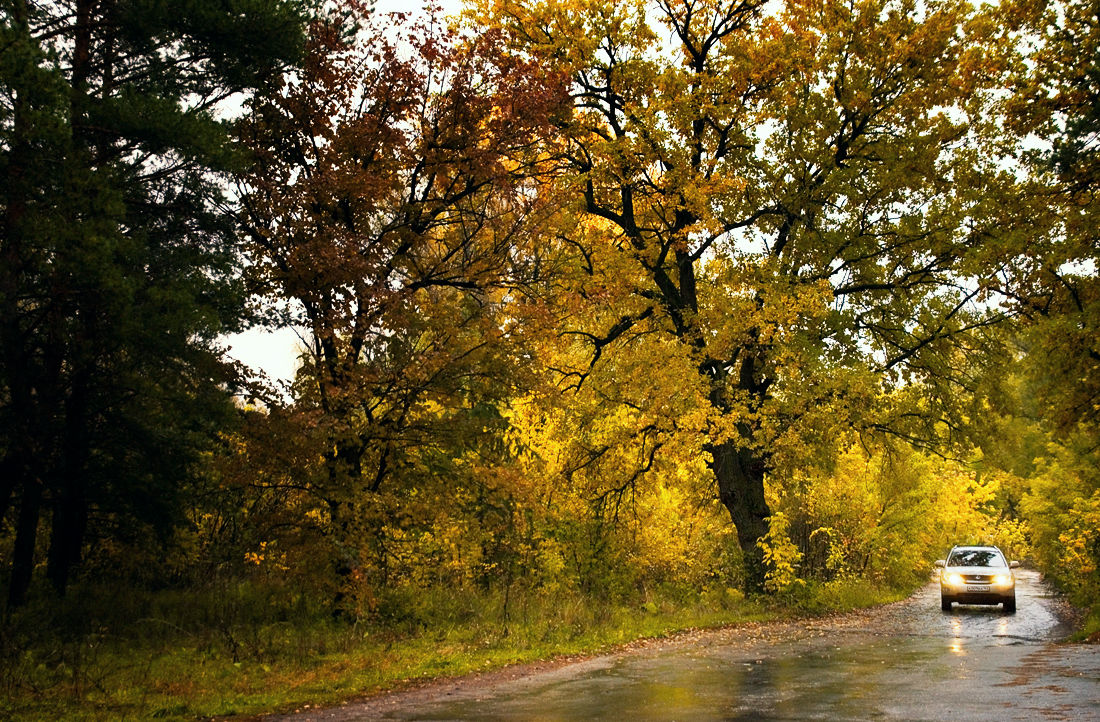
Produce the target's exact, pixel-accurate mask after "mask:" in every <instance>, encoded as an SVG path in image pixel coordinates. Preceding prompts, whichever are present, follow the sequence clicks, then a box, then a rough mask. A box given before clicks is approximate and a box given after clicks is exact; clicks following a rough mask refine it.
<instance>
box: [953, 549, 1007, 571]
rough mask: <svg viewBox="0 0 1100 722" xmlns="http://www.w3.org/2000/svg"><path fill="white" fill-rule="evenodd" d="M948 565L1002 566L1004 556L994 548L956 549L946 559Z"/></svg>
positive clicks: (1003, 564)
mask: <svg viewBox="0 0 1100 722" xmlns="http://www.w3.org/2000/svg"><path fill="white" fill-rule="evenodd" d="M947 566H949V567H1004V566H1008V565H1007V564H1005V558H1004V557H1003V556H1001V553H1000V552H998V551H996V550H995V549H956V550H955V551H953V552H951V557H950V558H949V559H948V560H947Z"/></svg>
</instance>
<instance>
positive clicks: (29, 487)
mask: <svg viewBox="0 0 1100 722" xmlns="http://www.w3.org/2000/svg"><path fill="white" fill-rule="evenodd" d="M22 488H23V494H22V497H21V498H20V503H19V516H18V518H17V519H16V526H15V549H14V552H13V554H12V562H11V585H10V586H9V587H8V605H9V606H11V607H21V606H23V604H24V603H25V602H26V601H27V590H28V589H30V586H31V575H32V574H33V573H34V547H35V543H36V542H37V540H38V520H39V516H40V513H41V508H42V484H41V482H40V481H39V480H38V479H32V478H24V479H23V484H22Z"/></svg>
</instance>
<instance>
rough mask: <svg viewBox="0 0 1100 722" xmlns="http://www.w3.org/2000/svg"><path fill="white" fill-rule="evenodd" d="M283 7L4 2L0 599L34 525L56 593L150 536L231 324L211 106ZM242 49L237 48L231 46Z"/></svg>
mask: <svg viewBox="0 0 1100 722" xmlns="http://www.w3.org/2000/svg"><path fill="white" fill-rule="evenodd" d="M301 12H302V9H301V6H300V4H299V3H298V2H296V1H291V0H287V1H282V0H233V1H231V2H220V1H219V2H212V1H206V0H193V1H190V2H187V3H175V4H165V3H158V2H145V1H135V2H115V1H102V0H71V1H69V2H62V1H57V2H43V3H30V2H27V1H26V0H7V1H6V2H4V3H3V15H2V23H3V24H2V27H0V175H2V176H3V178H4V179H5V182H4V183H3V184H2V185H3V189H2V190H0V212H2V214H3V227H2V228H3V230H2V233H3V235H2V237H0V259H2V261H0V319H2V320H0V346H2V347H3V351H2V356H0V469H2V470H3V473H0V478H2V479H3V481H2V482H0V484H2V487H0V517H2V518H4V519H6V518H7V517H8V512H9V509H15V514H14V518H15V524H14V541H13V552H12V555H11V576H10V579H9V587H8V600H9V603H10V604H12V605H18V604H21V603H22V602H23V601H24V600H25V598H26V594H27V591H28V587H29V585H30V582H31V577H32V571H33V569H34V566H35V558H36V550H37V547H38V532H39V527H40V525H41V522H42V519H43V515H44V512H45V511H46V510H48V511H49V515H48V520H49V527H48V528H49V544H48V553H47V556H48V560H47V561H48V563H47V576H48V577H49V580H50V582H51V583H52V585H53V587H54V588H55V589H56V590H57V591H58V592H59V593H64V592H65V590H66V587H67V585H68V583H69V580H70V576H71V574H72V571H73V569H74V567H75V565H76V564H77V563H78V561H79V560H80V557H81V554H82V552H83V550H84V547H85V546H86V544H87V543H88V541H89V538H93V539H94V538H96V537H101V536H107V535H122V536H133V535H137V534H140V533H141V531H140V530H141V529H142V528H143V527H152V528H154V529H156V530H158V531H160V532H162V533H165V532H167V531H168V530H169V529H170V528H171V526H172V524H173V523H174V521H175V519H176V518H177V517H178V508H177V507H176V505H175V503H174V502H175V500H176V495H177V493H178V492H179V490H180V488H181V485H182V484H183V483H185V480H186V478H187V477H188V475H189V474H190V468H189V467H190V466H191V464H192V460H193V458H194V454H195V453H196V451H197V450H198V449H199V448H201V446H202V444H203V439H204V438H207V437H208V434H209V431H210V427H211V426H212V425H216V424H217V423H219V422H218V411H219V410H223V411H224V410H225V409H226V408H227V405H228V397H227V395H226V393H225V384H226V383H227V382H228V381H229V380H230V375H229V374H228V371H227V368H226V367H225V366H224V365H223V364H222V363H221V362H220V361H219V354H218V352H217V348H216V346H215V343H214V340H215V337H216V336H217V334H219V333H222V332H225V331H229V330H232V329H233V328H234V327H235V326H236V325H237V324H239V322H240V319H241V317H242V306H241V304H242V301H243V295H242V289H241V287H240V283H239V280H238V278H237V277H238V276H239V269H238V258H237V256H236V252H235V248H234V236H233V233H232V230H233V229H232V226H231V224H228V223H227V222H226V217H225V215H224V213H222V212H221V211H220V210H219V207H218V206H219V204H221V203H222V196H221V193H220V191H219V179H218V178H217V176H216V175H215V174H216V172H218V171H222V172H224V171H225V170H227V169H228V168H230V167H231V166H232V165H234V164H235V163H236V162H237V159H238V156H237V155H236V153H235V152H234V150H233V148H232V144H231V143H230V142H229V137H228V135H227V132H226V130H227V129H226V125H225V124H224V123H222V122H220V121H218V120H217V113H218V108H219V104H221V103H222V102H223V101H225V100H227V99H229V98H230V97H232V96H234V95H236V94H237V93H240V92H245V91H250V90H256V89H261V88H263V87H265V85H266V84H267V83H268V82H269V81H270V80H271V79H273V78H274V77H275V76H276V75H277V72H278V71H279V70H280V69H281V68H282V67H283V66H284V65H285V64H286V62H288V61H289V60H291V59H293V58H295V57H296V55H297V53H298V51H299V43H300V33H301V25H302V15H301ZM242 37H248V38H250V41H249V42H248V43H241V42H239V40H240V38H242Z"/></svg>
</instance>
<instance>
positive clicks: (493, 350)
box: [240, 3, 564, 577]
mask: <svg viewBox="0 0 1100 722" xmlns="http://www.w3.org/2000/svg"><path fill="white" fill-rule="evenodd" d="M345 8H346V9H347V10H349V11H351V12H352V13H355V14H356V15H357V17H358V18H359V20H360V22H361V23H362V27H361V29H360V32H359V33H358V34H357V36H356V37H354V38H348V37H346V36H345V35H344V34H342V33H341V32H340V30H339V27H338V26H334V25H333V24H332V23H330V22H326V21H319V22H317V23H315V24H314V25H313V27H312V31H311V35H310V41H309V47H308V55H307V60H306V63H305V64H304V67H303V70H302V73H301V76H300V77H294V78H289V79H288V80H287V82H286V83H285V85H284V86H283V88H282V91H281V92H280V93H279V94H278V95H277V96H276V97H272V98H264V99H261V101H260V102H258V103H256V104H255V105H254V107H253V109H252V113H251V114H250V116H249V118H248V119H246V121H245V122H244V123H243V124H242V135H243V137H244V138H245V140H246V142H247V143H248V145H249V146H250V147H251V148H253V150H254V152H255V153H256V156H257V158H258V163H257V165H256V166H255V168H254V169H253V170H252V172H250V173H248V174H247V175H244V176H242V178H241V181H240V183H241V195H242V197H243V198H244V205H243V210H242V213H241V223H242V226H243V227H244V228H245V229H246V232H247V234H248V236H249V238H250V239H251V243H250V245H249V249H250V259H251V261H252V264H251V277H252V279H253V280H254V282H255V284H256V287H257V288H259V289H261V291H262V292H263V293H264V294H265V295H266V297H267V298H268V299H269V300H270V301H274V302H278V301H285V302H288V304H289V305H288V317H287V318H285V319H283V321H284V322H286V323H288V324H293V325H296V326H299V327H303V328H305V329H306V331H307V334H306V337H307V341H308V349H307V353H306V354H305V356H304V365H303V368H302V370H301V372H300V373H299V378H298V384H297V399H296V404H297V408H298V410H299V411H300V412H301V417H300V418H301V419H302V421H303V433H304V434H312V435H313V438H315V439H316V440H317V443H318V444H319V447H318V448H319V455H320V456H321V457H323V459H324V464H323V466H324V468H323V469H322V470H321V471H320V473H319V474H318V477H317V478H315V479H313V480H312V482H311V488H312V489H313V491H314V492H315V493H317V494H318V495H319V497H320V498H321V499H323V501H324V504H325V505H326V508H327V511H328V514H329V518H330V520H331V527H330V528H331V530H332V540H333V542H334V547H335V548H336V549H339V550H341V551H339V553H338V554H337V556H338V559H337V560H336V567H337V569H338V570H339V571H340V572H341V574H342V575H343V576H345V577H346V576H347V575H348V574H350V572H351V571H352V570H354V569H356V568H357V567H358V562H357V560H356V553H357V552H356V549H357V544H359V543H360V542H361V540H362V539H363V538H365V537H366V536H368V534H367V533H366V531H368V530H364V529H362V528H361V526H360V525H361V524H363V520H364V517H365V515H366V514H367V512H366V511H365V510H364V505H365V504H369V500H370V499H371V498H377V495H378V494H379V493H380V492H386V491H399V488H395V481H396V482H397V487H400V480H401V477H402V476H403V475H404V476H407V477H408V476H413V477H415V476H420V477H429V476H433V475H438V474H439V473H440V468H439V467H438V466H436V467H434V468H424V465H425V464H427V465H428V466H429V467H431V466H432V465H431V462H430V461H429V460H428V459H427V458H426V457H430V456H431V454H432V450H433V449H439V448H442V447H446V446H447V445H448V444H449V443H452V444H453V443H454V440H455V439H456V435H457V434H458V433H459V432H461V431H462V430H463V429H466V428H469V427H470V423H463V422H464V420H465V421H466V422H472V429H473V431H474V432H480V431H481V430H482V429H483V427H484V426H485V425H486V424H487V423H490V422H491V417H492V415H493V414H495V411H493V403H494V400H496V399H499V398H501V397H502V396H505V395H507V394H508V393H509V390H510V389H511V388H512V387H513V386H514V384H515V382H516V381H517V378H516V377H515V376H514V373H515V371H516V368H517V367H516V366H515V365H514V364H513V363H512V361H514V360H515V359H516V358H517V353H518V352H517V350H516V349H517V348H518V346H517V344H519V343H520V341H521V339H522V338H523V337H524V335H525V333H526V332H527V329H526V328H525V325H524V323H522V321H523V316H524V311H523V309H522V307H521V306H520V305H518V304H513V303H511V302H510V301H512V300H514V299H515V298H516V296H517V294H519V293H522V289H521V286H522V284H523V283H525V282H529V281H530V280H531V279H533V278H535V277H537V276H538V275H539V274H540V273H541V272H544V271H539V257H540V254H539V251H538V249H536V248H530V247H526V246H524V239H525V238H527V237H528V236H526V235H524V233H522V232H521V231H522V230H523V229H525V228H527V227H528V225H529V224H530V223H531V221H532V219H534V218H538V217H539V216H540V213H541V211H540V208H541V207H542V206H543V205H544V203H543V201H542V200H541V199H540V198H539V197H538V196H537V195H536V194H535V193H533V192H532V186H531V183H530V181H529V177H530V175H531V174H532V173H533V172H534V168H535V167H536V166H537V161H538V158H537V156H535V155H534V153H533V150H535V149H536V148H537V143H536V141H537V140H538V139H539V138H541V137H543V136H544V135H545V133H544V132H542V131H541V129H542V128H543V127H544V126H545V125H546V122H547V120H546V119H547V116H548V113H550V112H551V111H552V110H553V109H554V107H555V105H560V103H561V100H562V99H563V98H564V95H563V93H561V92H560V88H561V84H560V83H556V82H555V77H556V76H555V75H554V74H553V73H548V72H544V71H543V70H541V69H540V68H539V67H538V66H537V65H535V64H533V63H530V62H522V61H515V60H514V59H509V58H507V57H506V56H502V55H501V54H500V53H499V52H498V48H499V43H498V42H497V38H496V36H495V35H494V34H485V35H482V36H479V37H459V36H457V35H456V34H455V33H454V32H453V31H451V30H449V29H448V28H447V27H445V26H443V25H442V24H440V23H439V22H438V21H437V20H435V19H433V18H431V17H428V18H425V19H422V20H419V21H416V22H413V21H411V20H409V19H408V18H407V17H406V16H404V15H393V16H386V17H385V18H379V17H375V16H372V15H371V13H370V11H369V5H368V4H366V3H362V4H360V3H347V4H346V5H345ZM478 413H482V415H481V416H478ZM486 414H487V415H488V416H486ZM412 469H422V470H423V471H422V473H413V474H410V473H409V471H410V470H412ZM380 526H381V525H379V527H380ZM376 531H378V528H375V529H374V531H372V532H370V533H372V534H373V533H374V532H376Z"/></svg>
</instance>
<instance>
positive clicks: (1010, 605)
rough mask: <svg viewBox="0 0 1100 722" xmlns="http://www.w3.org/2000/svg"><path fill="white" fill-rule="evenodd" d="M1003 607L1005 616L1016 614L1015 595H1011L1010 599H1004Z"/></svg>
mask: <svg viewBox="0 0 1100 722" xmlns="http://www.w3.org/2000/svg"><path fill="white" fill-rule="evenodd" d="M1004 607H1005V613H1006V614H1015V613H1016V595H1015V594H1013V595H1012V596H1011V597H1005V600H1004Z"/></svg>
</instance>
